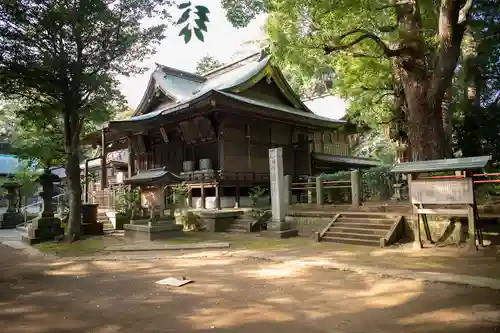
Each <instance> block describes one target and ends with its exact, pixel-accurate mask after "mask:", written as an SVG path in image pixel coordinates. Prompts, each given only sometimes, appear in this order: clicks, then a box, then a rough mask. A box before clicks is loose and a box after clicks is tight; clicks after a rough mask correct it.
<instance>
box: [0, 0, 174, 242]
mask: <svg viewBox="0 0 500 333" xmlns="http://www.w3.org/2000/svg"><path fill="white" fill-rule="evenodd" d="M167 3H169V1H167V0H129V1H120V2H112V3H110V2H109V1H105V0H88V1H56V0H41V1H33V0H10V1H3V2H1V3H0V78H1V80H0V92H1V93H2V94H4V95H5V96H6V97H8V98H14V97H23V98H24V99H25V100H26V102H27V103H28V105H27V107H26V108H23V110H21V111H20V112H19V113H18V116H20V117H21V118H22V119H25V120H28V121H33V122H35V123H36V124H44V125H45V124H47V125H48V124H54V122H52V121H54V119H57V120H56V121H55V123H56V124H57V122H59V125H60V127H58V128H60V129H61V132H62V135H61V137H62V140H61V141H59V142H58V143H59V145H60V146H61V147H63V148H64V155H65V156H64V157H65V161H66V173H67V175H68V182H69V188H70V217H69V226H68V234H67V235H68V237H69V239H70V240H74V239H78V238H79V236H80V222H81V215H80V214H81V184H80V169H79V158H80V143H81V135H82V133H83V132H84V131H85V128H86V126H87V122H86V121H87V120H88V119H93V120H94V121H96V120H97V119H101V120H105V119H106V118H107V117H109V114H110V113H112V112H113V111H114V110H115V109H116V108H120V107H121V106H122V105H123V104H124V98H123V96H122V95H121V94H120V92H119V90H118V79H117V76H118V75H125V76H128V75H131V74H136V73H142V72H143V71H144V70H145V68H143V67H141V66H139V65H138V63H140V61H141V60H143V59H144V58H145V57H147V56H149V55H151V54H153V53H154V52H155V47H156V45H158V43H159V42H160V41H161V40H162V39H163V38H164V31H165V25H164V24H159V25H152V26H149V27H144V26H143V25H142V24H141V23H142V20H143V18H146V17H148V16H151V15H156V14H159V13H160V10H161V9H163V7H161V5H165V4H167ZM164 14H165V13H164ZM61 132H60V133H61ZM45 149H47V148H45Z"/></svg>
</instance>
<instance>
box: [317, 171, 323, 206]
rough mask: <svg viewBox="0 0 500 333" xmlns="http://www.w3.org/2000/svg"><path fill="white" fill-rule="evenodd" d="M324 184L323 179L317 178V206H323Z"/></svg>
mask: <svg viewBox="0 0 500 333" xmlns="http://www.w3.org/2000/svg"><path fill="white" fill-rule="evenodd" d="M323 203H324V202H323V182H322V181H321V177H319V176H318V177H316V204H318V205H323Z"/></svg>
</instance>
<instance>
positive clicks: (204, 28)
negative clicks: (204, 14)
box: [194, 19, 208, 32]
mask: <svg viewBox="0 0 500 333" xmlns="http://www.w3.org/2000/svg"><path fill="white" fill-rule="evenodd" d="M194 23H195V24H196V26H197V27H198V29H200V30H202V31H205V32H206V31H208V30H207V25H206V24H205V22H204V21H203V20H200V19H196V20H194Z"/></svg>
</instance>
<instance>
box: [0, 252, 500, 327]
mask: <svg viewBox="0 0 500 333" xmlns="http://www.w3.org/2000/svg"><path fill="white" fill-rule="evenodd" d="M0 272H1V275H0V276H1V278H0V325H1V329H0V330H1V331H2V332H4V333H62V332H92V333H115V332H130V333H153V332H176V333H179V332H205V331H207V332H208V331H210V332H248V333H255V332H273V333H275V332H277V331H282V332H285V331H287V332H289V333H295V332H297V333H299V332H300V333H303V332H312V333H314V332H329V333H331V332H334V333H335V332H353V333H360V332H370V333H377V332H384V333H387V332H391V333H394V332H454V333H461V332H474V331H477V332H481V333H487V332H496V330H499V329H500V295H499V294H498V292H496V291H492V290H489V289H478V288H470V287H465V286H458V285H445V284H426V283H423V282H419V281H413V280H400V279H390V278H381V277H377V276H374V275H360V274H354V273H348V272H341V271H327V270H322V269H319V268H314V269H312V268H300V267H296V266H287V265H286V264H278V263H272V262H269V261H259V260H250V259H241V258H237V257H224V258H220V257H219V258H218V257H206V258H201V259H200V258H190V259H189V258H183V259H174V258H170V259H169V258H161V259H157V260H142V261H130V260H129V261H127V260H122V261H104V260H94V261H74V260H72V259H70V258H68V259H51V258H48V257H41V256H33V255H31V256H28V255H26V254H25V253H23V252H20V251H18V250H14V249H11V248H7V247H4V246H3V245H0ZM168 276H176V277H182V276H186V277H187V278H189V279H194V280H195V281H196V282H195V283H192V284H189V285H186V286H184V287H180V288H175V287H166V286H160V285H156V284H154V281H157V280H159V279H162V278H165V277H168ZM499 331H500V330H499Z"/></svg>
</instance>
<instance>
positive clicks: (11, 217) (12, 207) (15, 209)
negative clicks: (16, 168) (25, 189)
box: [0, 177, 23, 229]
mask: <svg viewBox="0 0 500 333" xmlns="http://www.w3.org/2000/svg"><path fill="white" fill-rule="evenodd" d="M2 188H4V189H6V190H7V196H6V197H7V200H8V202H9V207H8V208H7V211H6V212H5V214H3V219H2V221H0V229H10V228H15V227H16V226H17V225H18V224H20V223H22V222H23V215H22V214H21V213H20V212H19V193H20V191H19V189H20V188H21V184H19V183H18V182H17V181H15V180H14V177H9V179H8V180H7V181H6V182H5V183H3V184H2Z"/></svg>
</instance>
